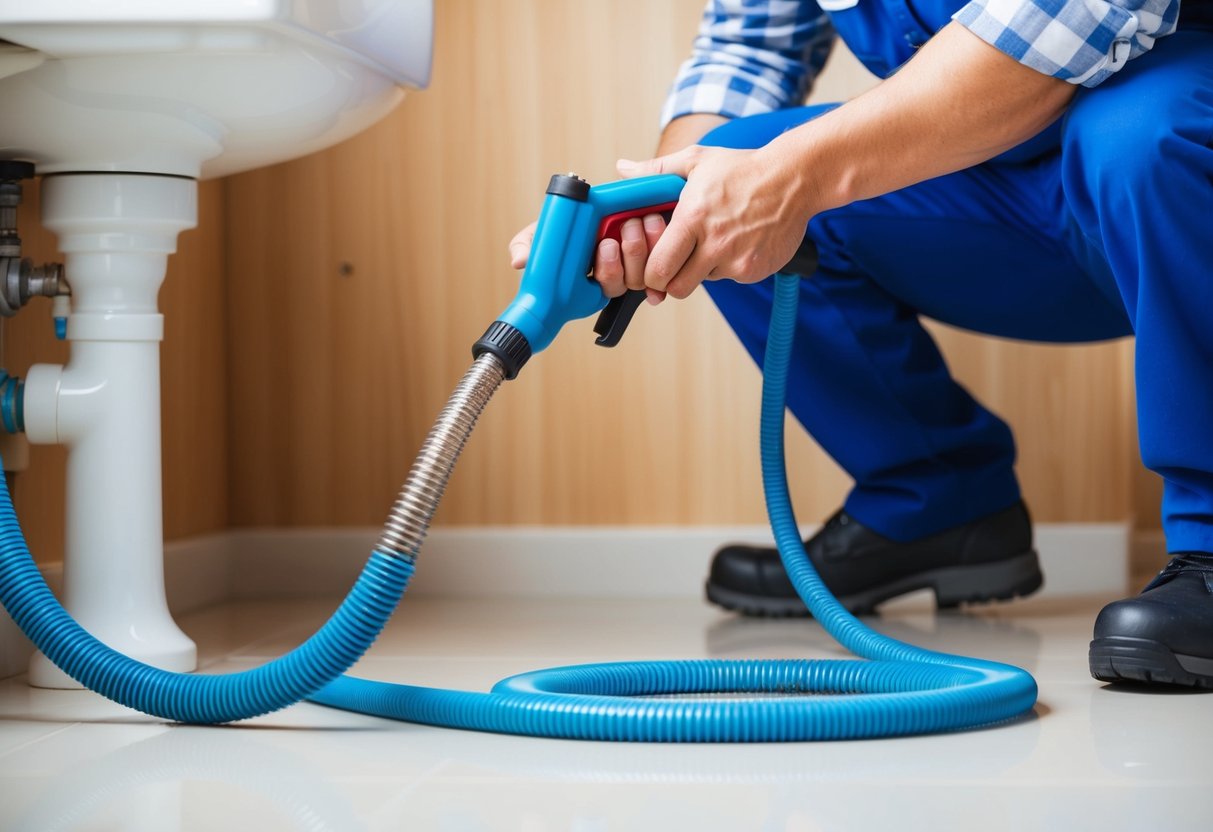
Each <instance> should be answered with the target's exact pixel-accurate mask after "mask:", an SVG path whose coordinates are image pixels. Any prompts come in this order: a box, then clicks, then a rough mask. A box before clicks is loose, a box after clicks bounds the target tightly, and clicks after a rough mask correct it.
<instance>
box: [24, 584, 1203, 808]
mask: <svg viewBox="0 0 1213 832" xmlns="http://www.w3.org/2000/svg"><path fill="white" fill-rule="evenodd" d="M332 608H333V602H330V601H324V602H321V601H273V602H265V603H258V602H237V603H231V604H226V605H224V606H222V607H218V608H214V609H211V610H207V611H203V612H200V613H195V614H194V615H191V616H188V617H186V618H185V619H184V620H183V621H182V622H181V624H182V626H183V628H184V629H185V630H186V631H187V632H188V633H190V635H191V636H193V637H194V638H195V639H197V640H198V642H199V646H200V648H201V650H202V656H203V657H204V663H205V672H222V671H229V670H237V669H242V668H246V667H250V666H253V665H256V664H259V663H261V662H263V661H265V660H266V659H267V658H269V657H273V656H275V655H278V654H279V653H281V652H283V651H285V650H287V649H290V648H291V647H293V646H294V645H295V644H296V643H297V642H298V641H299V640H301V639H302V638H304V637H305V636H306V635H307V634H309V633H310V632H311V631H312V629H314V628H315V627H316V626H318V625H319V624H320V623H322V622H323V620H324V619H325V618H326V617H327V616H328V615H329V613H330V612H331V610H332ZM1097 609H1098V604H1097V603H1094V602H1092V603H1069V604H1067V603H1062V602H1032V601H1029V602H1024V603H1019V604H1015V605H1010V606H999V607H991V608H984V609H982V610H979V611H975V612H969V613H948V614H940V615H936V614H934V613H931V612H928V611H924V610H922V609H921V608H914V607H913V606H906V607H900V608H897V609H895V610H892V611H890V612H888V613H887V614H886V615H885V616H883V617H881V618H875V619H872V620H871V623H872V624H873V625H874V626H876V627H877V629H880V630H881V631H883V632H886V633H888V634H889V635H892V636H894V637H897V638H900V639H904V640H908V641H911V642H913V643H916V644H920V645H923V646H926V647H930V648H932V649H937V650H945V651H949V652H958V653H968V654H972V655H978V656H984V657H988V658H994V659H998V660H1002V661H1008V662H1013V663H1017V664H1020V665H1021V666H1023V667H1026V668H1028V669H1029V670H1031V671H1032V672H1033V673H1034V674H1035V675H1036V677H1037V680H1038V682H1039V684H1040V702H1039V705H1038V707H1037V710H1036V714H1035V716H1033V717H1032V718H1029V719H1024V720H1021V721H1019V722H1016V723H1014V724H1010V725H1004V726H999V727H995V728H990V729H987V730H983V731H974V732H967V733H958V734H949V735H938V736H928V737H918V738H911V739H896V740H869V741H861V742H844V743H818V744H785V745H758V746H724V745H713V746H667V745H663V746H651V745H624V744H610V743H584V742H571V741H559V740H540V739H531V738H523V737H510V736H496V735H486V734H476V733H471V732H462V731H448V730H442V729H435V728H429V727H424V726H415V725H408V724H403V723H394V722H389V721H386V720H379V719H374V718H369V717H363V716H360V715H356V714H348V713H343V712H340V711H333V710H329V709H326V708H321V707H318V706H314V705H306V704H304V705H297V706H294V707H292V708H289V709H287V710H285V711H282V712H280V713H277V714H271V715H269V716H266V717H262V718H260V719H256V720H250V721H249V722H247V723H242V724H241V725H239V726H229V727H223V728H201V727H187V726H177V725H166V724H164V723H162V722H160V721H158V720H155V719H152V718H149V717H145V716H142V715H139V714H136V713H134V712H132V711H129V710H127V709H125V708H122V707H120V706H117V705H114V704H112V703H109V702H106V701H104V700H102V699H100V698H99V697H97V696H95V695H93V694H89V693H85V692H61V691H39V690H32V689H30V688H28V687H26V686H25V684H24V680H23V679H16V680H9V681H8V682H4V683H0V828H2V829H5V830H10V829H28V830H44V829H87V830H98V829H123V830H131V829H133V830H145V829H146V830H153V829H154V830H195V829H216V828H223V829H317V830H324V829H332V830H358V829H367V830H379V829H383V830H387V829H399V828H410V829H418V830H430V829H435V830H469V832H470V831H471V830H476V832H481V831H482V830H526V832H531V831H532V830H534V831H535V832H539V831H540V830H575V831H576V832H606V830H641V829H662V830H664V829H695V830H738V829H761V830H780V831H781V832H783V831H784V830H787V831H789V832H791V831H792V830H824V829H842V828H847V829H924V830H926V829H929V830H931V831H932V832H939V830H943V829H951V828H959V827H960V826H961V825H962V824H963V825H966V826H969V827H980V828H982V829H987V830H999V829H1008V830H1010V829H1015V830H1018V829H1065V830H1071V829H1091V828H1102V829H1133V830H1141V829H1167V830H1188V829H1191V830H1197V829H1201V830H1207V829H1209V828H1210V825H1209V824H1210V822H1209V817H1210V816H1211V813H1213V784H1211V783H1210V774H1209V764H1208V760H1209V753H1208V749H1209V748H1210V747H1213V696H1210V695H1204V694H1198V693H1193V694H1186V693H1175V694H1146V693H1134V692H1127V691H1123V690H1114V689H1110V688H1107V687H1104V686H1102V685H1100V684H1099V683H1097V682H1095V681H1094V680H1092V679H1091V678H1090V677H1089V676H1088V675H1087V670H1086V648H1087V641H1088V639H1089V638H1090V627H1091V621H1092V620H1093V617H1094V614H1095V612H1096V611H1097ZM837 655H840V651H839V649H838V648H837V647H836V646H835V645H833V644H832V642H831V640H830V639H829V637H828V636H827V635H826V634H825V633H824V632H823V631H822V630H821V629H820V627H819V626H817V625H816V624H813V623H811V622H806V621H755V620H746V619H739V618H736V617H733V616H728V615H724V614H722V613H720V612H719V611H717V610H714V609H712V608H710V607H708V606H706V605H703V604H701V603H699V602H694V601H687V602H660V601H653V600H645V601H636V602H630V603H624V602H617V601H616V602H608V601H602V602H587V601H577V602H569V603H565V602H555V601H538V602H525V601H509V602H502V601H494V602H486V601H474V600H466V599H464V600H441V599H433V598H426V599H409V600H408V601H406V603H405V604H404V605H403V607H402V609H401V611H400V613H399V614H398V615H397V616H396V618H395V619H394V620H393V621H392V623H391V624H390V625H389V627H388V629H387V630H386V632H385V633H384V635H383V637H382V638H381V639H380V640H379V642H378V643H377V644H376V645H375V647H374V648H373V649H372V651H371V653H370V654H369V655H368V656H367V657H366V658H365V659H363V661H362V662H360V663H359V664H358V665H357V666H356V667H355V668H354V670H353V673H354V674H355V675H359V676H366V677H370V678H378V679H384V680H387V681H395V682H408V683H411V684H423V685H435V686H450V687H457V688H463V689H480V690H484V689H487V688H489V687H491V685H492V684H493V683H494V682H495V681H496V680H497V679H499V678H501V677H503V676H506V675H509V674H512V673H517V672H521V671H525V670H532V669H536V668H539V667H546V666H551V665H559V664H567V663H570V662H587V661H611V660H619V659H629V658H633V659H645V658H701V657H727V658H735V657H797V656H837Z"/></svg>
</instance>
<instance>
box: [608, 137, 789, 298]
mask: <svg viewBox="0 0 1213 832" xmlns="http://www.w3.org/2000/svg"><path fill="white" fill-rule="evenodd" d="M617 168H618V170H619V173H620V174H622V175H623V176H625V177H629V178H631V177H635V176H650V175H653V174H661V173H674V174H678V175H679V176H682V177H683V178H684V179H686V180H687V184H686V187H685V188H683V191H682V196H681V197H680V198H679V201H678V207H676V208H675V209H674V214H673V217H672V218H671V221H670V224H669V228H668V229H666V230H665V233H664V234H662V235H659V236H660V240H659V241H658V242H656V244H653V243H650V254H649V257H648V262H647V263H646V264H645V268H644V276H643V283H644V286H645V288H646V289H648V291H649V294H650V301H652V299H653V298H654V297H655V296H661V295H664V294H669V295H670V296H672V297H674V298H678V299H682V298H685V297H687V296H688V295H690V294H691V292H693V291H695V288H696V287H697V286H699V284H700V283H702V282H703V281H704V280H715V279H719V278H729V279H732V280H737V281H740V282H742V283H754V282H757V281H759V280H763V279H765V278H767V277H769V276H770V275H771V274H772V273H774V272H776V271H778V270H779V269H780V268H782V267H783V266H784V265H786V264H787V262H788V261H789V260H791V259H792V255H794V254H795V253H796V249H797V248H798V247H799V246H800V242H801V240H803V239H804V232H805V226H806V225H807V224H808V221H809V218H810V217H811V216H812V213H813V212H812V210H811V209H810V207H809V205H808V202H809V200H807V199H806V198H805V197H804V194H805V189H806V187H807V185H806V180H805V178H803V177H801V176H800V175H799V172H798V167H797V165H796V160H795V159H792V158H789V157H788V156H786V155H785V154H781V153H778V152H772V151H769V150H768V149H767V148H762V149H759V150H730V149H725V148H719V147H701V146H699V145H693V146H691V147H687V148H685V149H683V150H680V151H678V152H677V153H672V154H670V155H668V156H660V157H658V158H656V159H650V160H649V161H646V162H631V161H628V160H626V159H621V160H620V161H619V163H618V165H617ZM629 279H630V278H629ZM628 286H629V288H630V287H631V286H632V284H631V283H628Z"/></svg>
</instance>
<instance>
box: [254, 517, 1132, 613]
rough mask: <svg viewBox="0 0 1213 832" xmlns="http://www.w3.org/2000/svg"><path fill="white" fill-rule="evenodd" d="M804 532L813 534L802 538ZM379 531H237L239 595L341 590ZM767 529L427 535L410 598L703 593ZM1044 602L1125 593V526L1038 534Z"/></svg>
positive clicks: (1053, 527)
mask: <svg viewBox="0 0 1213 832" xmlns="http://www.w3.org/2000/svg"><path fill="white" fill-rule="evenodd" d="M803 531H804V532H805V533H806V534H807V533H810V532H811V531H812V528H811V527H806V528H805V529H804V530H803ZM378 536H379V530H378V529H356V528H351V529H298V530H288V529H267V530H243V531H241V530H237V531H234V532H232V533H231V537H232V539H231V547H232V548H231V555H232V559H233V564H239V567H238V572H239V575H240V580H239V581H238V582H237V584H236V585H235V586H233V596H234V597H239V598H257V597H269V596H277V597H281V596H301V595H318V594H338V593H341V592H344V591H345V590H346V588H348V587H349V586H350V584H351V583H352V582H353V580H354V579H355V577H356V576H357V574H358V570H359V569H360V568H361V566H362V564H363V562H364V561H365V558H366V554H367V553H368V552H369V551H370V549H371V547H372V546H373V545H374V544H375V541H376V539H377V538H378ZM770 539H771V536H770V531H769V530H768V529H766V528H765V527H761V526H727V527H707V526H694V527H688V526H677V527H640V528H635V527H632V528H624V527H617V526H608V527H581V526H576V527H551V526H542V527H524V526H509V527H482V528H442V529H435V530H434V531H433V532H431V534H430V536H429V538H428V539H427V541H426V544H425V548H424V549H423V550H422V552H421V556H420V558H419V559H418V564H417V576H416V577H415V578H414V579H413V583H412V584H411V585H410V587H409V592H410V593H415V594H424V595H434V596H455V595H462V596H474V597H500V596H515V597H517V596H532V597H552V596H558V597H561V598H570V597H572V598H590V597H607V598H610V597H627V598H671V597H681V598H687V597H698V596H699V595H700V593H701V592H702V587H703V581H704V577H705V575H706V570H707V564H708V560H709V558H710V556H711V553H712V551H713V550H714V549H716V547H718V546H719V545H720V544H721V543H723V542H725V541H743V542H753V543H768V544H769V542H770ZM1036 545H1037V550H1038V551H1039V552H1040V557H1041V563H1042V566H1043V569H1044V572H1045V587H1044V590H1043V591H1042V593H1041V595H1043V596H1045V597H1073V596H1091V595H1103V596H1114V595H1119V594H1122V593H1123V592H1124V591H1125V588H1126V586H1127V580H1128V574H1129V526H1128V524H1127V523H1057V524H1040V525H1037V527H1036Z"/></svg>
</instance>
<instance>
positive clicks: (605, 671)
mask: <svg viewBox="0 0 1213 832" xmlns="http://www.w3.org/2000/svg"><path fill="white" fill-rule="evenodd" d="M797 300H798V290H797V278H795V277H792V276H787V275H777V276H776V290H775V308H774V311H773V314H772V318H771V333H770V339H769V342H768V346H767V355H766V364H765V368H764V373H765V378H764V385H763V400H762V469H763V482H764V488H765V491H766V498H767V507H768V513H769V515H770V519H771V525H772V528H773V529H774V531H775V539H776V543H777V545H778V546H779V552H780V556H781V557H782V559H783V563H784V566H785V568H786V569H787V572H788V575H789V577H790V578H791V580H792V583H793V585H795V586H796V588H797V591H798V592H799V593H800V595H801V597H802V598H803V599H804V601H805V603H806V604H807V605H808V607H809V609H810V611H811V612H812V613H813V615H814V616H815V617H816V618H817V620H818V621H820V622H821V624H822V626H823V627H825V629H826V630H827V631H828V632H829V633H830V635H832V636H833V637H834V638H835V639H837V640H838V641H839V642H840V643H841V644H842V645H843V646H845V647H846V648H847V649H849V650H851V651H852V652H853V653H855V654H857V655H859V656H861V657H863V658H865V659H869V660H870V661H840V660H813V659H801V660H786V661H723V660H703V661H679V662H619V663H610V664H597V665H580V666H576V667H563V668H554V669H550V670H541V671H535V672H532V673H524V674H521V675H518V676H512V677H510V678H508V679H504V680H502V681H501V682H498V683H497V685H495V686H494V688H493V690H492V691H491V692H490V693H475V692H463V691H449V690H439V689H434V688H424V687H414V686H410V685H393V684H387V683H384V682H373V681H369V680H364V679H355V678H351V677H341V678H337V677H338V676H339V675H340V674H341V673H342V672H344V671H345V670H346V669H347V668H348V667H350V666H351V665H352V664H353V663H354V662H355V661H357V660H358V658H359V656H361V655H362V653H363V652H364V651H365V650H366V649H367V648H368V647H369V646H370V644H371V643H372V642H373V641H374V639H375V638H376V637H377V636H378V634H379V632H380V630H381V629H382V628H383V626H384V624H385V623H386V622H387V619H388V618H389V617H390V616H391V614H392V611H393V610H394V609H395V606H396V604H397V603H398V601H399V599H400V596H401V595H402V594H403V592H404V589H405V587H406V586H407V584H408V580H409V578H410V577H411V575H412V572H413V561H412V559H411V558H402V557H399V556H395V555H389V554H386V553H383V552H379V551H376V552H374V553H373V554H372V556H371V559H370V561H369V562H368V563H367V566H366V567H365V569H364V570H363V573H362V575H361V576H360V577H359V579H358V583H357V584H356V585H355V587H354V589H353V590H352V591H351V593H350V595H349V596H348V597H347V598H346V600H345V601H344V602H343V603H342V605H341V607H340V608H339V609H338V610H337V612H336V613H335V614H334V615H333V617H332V618H331V619H330V620H329V621H328V623H326V624H325V625H324V627H323V628H321V630H319V631H318V632H317V633H316V634H315V635H314V636H312V637H311V638H310V639H308V641H307V642H305V643H304V644H303V645H301V646H300V647H298V648H296V649H295V650H294V651H292V652H290V653H288V654H287V655H285V656H283V657H282V658H280V659H277V660H275V661H273V662H270V663H269V664H267V665H264V666H263V667H260V668H257V669H255V670H249V671H244V672H241V673H234V674H227V675H222V676H205V675H187V674H178V673H170V672H167V671H163V670H158V669H156V668H152V667H149V666H147V665H144V664H141V663H139V662H136V661H134V660H131V659H128V658H126V657H125V656H122V655H120V654H118V653H116V652H114V651H113V650H111V649H110V648H108V647H106V646H105V645H103V644H101V643H100V642H99V641H97V640H96V639H94V638H93V637H92V636H90V635H89V634H88V633H86V632H85V631H84V630H83V629H82V628H80V626H79V625H78V624H76V623H75V622H74V621H73V620H72V619H71V617H70V616H69V615H68V614H67V613H66V612H65V611H64V610H63V608H62V607H61V606H60V605H59V603H58V601H56V600H55V598H54V596H53V595H52V594H51V592H50V590H49V589H48V588H47V586H46V584H45V582H44V581H43V579H42V577H41V574H40V573H39V571H38V569H37V567H36V566H35V565H34V563H33V560H32V558H31V557H30V555H29V550H28V548H27V547H26V544H25V541H24V539H23V537H22V535H21V531H20V528H19V527H18V524H17V518H16V515H15V513H14V512H13V507H12V502H11V500H10V498H9V495H8V491H7V489H5V488H4V487H3V484H2V481H0V601H3V604H4V606H5V608H6V609H7V610H8V611H9V614H10V615H11V616H12V617H13V620H14V621H16V622H17V624H18V626H20V627H21V629H22V630H23V631H24V632H25V633H26V635H28V636H29V638H30V639H31V640H32V641H33V642H34V644H35V645H36V646H37V647H38V648H39V649H41V650H42V651H43V652H44V653H46V655H47V656H48V657H49V658H50V659H51V660H52V661H53V662H55V664H56V665H58V666H59V667H60V668H61V669H63V670H64V671H65V672H66V673H67V674H68V675H69V676H71V677H73V678H74V679H76V680H77V681H80V682H81V683H83V684H84V685H85V686H87V687H89V688H91V689H92V690H95V691H97V692H98V693H101V694H102V695H104V696H107V697H109V698H110V699H113V700H115V701H117V702H120V703H122V704H124V705H127V706H129V707H132V708H135V709H138V710H141V711H144V712H146V713H150V714H154V715H156V716H161V717H165V718H168V719H173V720H178V721H182V722H227V721H232V720H238V719H244V718H247V717H251V716H256V715H259V714H263V713H267V712H269V711H272V710H275V709H277V708H281V707H284V706H286V705H289V704H291V703H293V702H296V701H298V700H299V699H301V698H303V697H307V698H308V699H309V700H310V701H313V702H317V703H319V704H323V705H328V706H331V707H336V708H343V709H345V710H351V711H358V712H361V713H367V714H374V715H378V716H386V717H391V718H394V719H403V720H407V721H410V722H419V723H426V724H430V725H438V726H445V727H452V728H467V729H473V730H480V731H495V732H500V733H511V734H527V735H535V736H546V737H567V738H576V739H594V740H640V741H670V742H695V741H700V742H771V741H795V740H821V739H847V738H859V737H878V736H899V735H906V734H920V733H928V732H934V731H951V730H961V729H966V728H974V727H978V726H982V725H988V724H991V723H995V722H999V721H1002V720H1006V719H1010V718H1013V717H1015V716H1018V715H1020V714H1022V713H1024V712H1026V711H1028V710H1029V709H1030V708H1031V707H1032V706H1033V704H1034V703H1035V701H1036V682H1035V680H1033V678H1032V677H1031V675H1029V674H1028V673H1027V672H1026V671H1024V670H1021V669H1020V668H1017V667H1012V666H1009V665H1004V664H998V663H995V662H989V661H983V660H980V659H970V658H964V657H959V656H950V655H947V654H943V653H936V652H932V651H927V650H922V649H920V648H917V647H913V646H911V645H908V644H904V643H902V642H899V641H896V640H895V639H891V638H888V637H886V636H882V635H880V634H879V633H875V632H873V631H872V630H870V629H868V628H867V627H865V626H864V625H863V624H862V623H860V622H859V620H858V619H856V618H855V617H854V616H852V615H851V614H850V613H848V612H847V611H846V610H845V609H844V608H843V607H842V606H841V605H840V604H839V603H838V601H837V600H835V598H834V597H833V596H832V595H831V594H830V593H829V591H828V590H827V589H826V588H825V586H824V585H823V584H822V583H821V580H820V579H819V578H818V576H817V574H816V572H815V571H814V570H813V567H812V565H811V564H810V563H809V561H808V558H806V557H805V555H804V549H803V546H802V544H801V541H800V534H799V530H798V528H797V526H796V519H795V516H794V514H793V512H792V507H791V502H790V499H789V496H788V490H787V478H786V473H785V471H784V463H783V421H784V398H785V396H784V393H785V389H786V384H787V372H788V365H789V363H790V357H791V348H792V337H793V334H794V331H795V317H796V303H797ZM334 680H335V681H334ZM677 693H687V694H691V693H694V694H700V693H744V694H776V696H758V695H755V696H752V697H749V698H743V699H704V698H696V699H681V700H680V699H659V698H657V699H655V698H649V697H657V696H668V695H671V694H677ZM822 693H828V694H842V695H836V696H804V695H802V694H822Z"/></svg>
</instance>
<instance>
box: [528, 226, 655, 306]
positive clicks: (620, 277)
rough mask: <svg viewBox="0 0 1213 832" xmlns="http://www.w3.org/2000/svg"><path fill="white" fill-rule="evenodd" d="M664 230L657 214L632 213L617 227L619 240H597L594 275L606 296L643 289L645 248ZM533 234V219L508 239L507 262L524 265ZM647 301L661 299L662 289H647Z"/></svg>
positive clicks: (646, 251)
mask: <svg viewBox="0 0 1213 832" xmlns="http://www.w3.org/2000/svg"><path fill="white" fill-rule="evenodd" d="M664 231H665V220H664V219H663V218H662V217H661V215H660V214H649V215H648V216H646V217H645V218H644V219H643V220H641V219H640V218H639V217H634V218H632V219H630V220H628V221H627V222H625V223H624V224H623V228H622V229H620V232H621V233H620V242H616V241H614V240H603V241H602V242H600V243H599V244H598V251H597V252H596V253H595V256H594V275H593V276H594V279H595V280H596V281H598V284H599V285H600V286H601V287H602V293H603V294H604V295H606V296H607V297H608V298H614V297H618V296H619V295H622V294H623V293H624V292H626V291H628V290H629V289H644V288H645V286H644V267H645V263H647V262H648V259H649V252H650V251H652V249H653V246H654V245H656V244H657V241H658V240H659V239H660V238H661V235H662V232H664ZM534 237H535V223H531V224H530V225H528V226H527V227H526V228H524V229H522V230H521V231H519V232H518V233H517V234H515V235H514V239H512V240H510V265H511V266H512V267H513V268H515V269H521V268H523V267H524V266H526V262H527V258H528V257H529V256H530V253H531V241H532V240H533V239H534ZM646 291H647V293H648V300H649V303H652V304H657V303H661V301H663V300H664V299H665V292H658V291H657V290H655V289H647V290H646Z"/></svg>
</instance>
